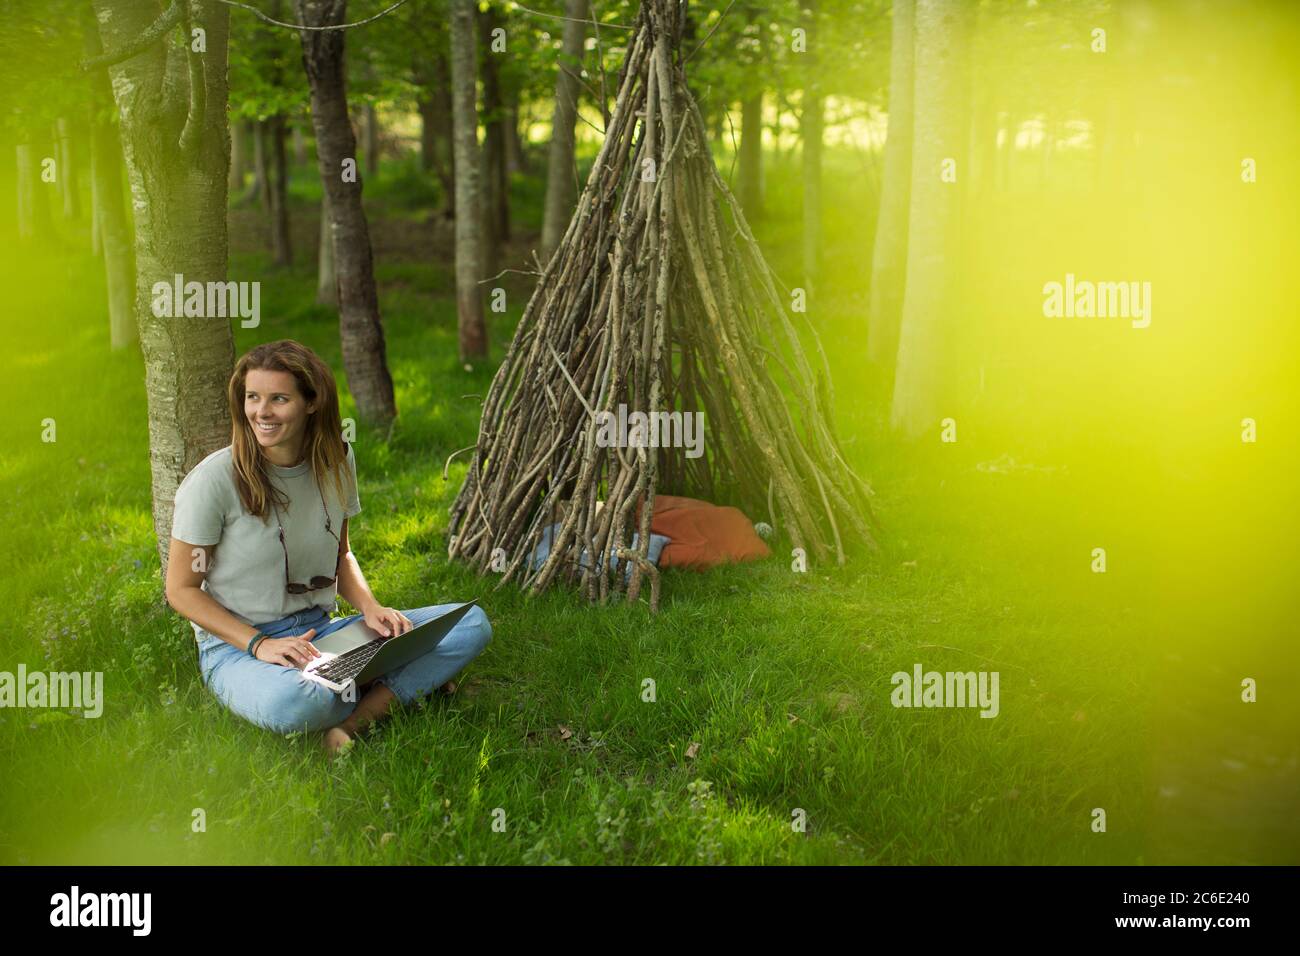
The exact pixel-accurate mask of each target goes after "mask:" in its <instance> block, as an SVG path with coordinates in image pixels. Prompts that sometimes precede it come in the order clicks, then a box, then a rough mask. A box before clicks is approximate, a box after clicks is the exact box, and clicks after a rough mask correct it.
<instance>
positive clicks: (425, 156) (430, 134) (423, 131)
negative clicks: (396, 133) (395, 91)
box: [415, 95, 438, 173]
mask: <svg viewBox="0 0 1300 956" xmlns="http://www.w3.org/2000/svg"><path fill="white" fill-rule="evenodd" d="M415 108H416V110H417V111H418V112H419V114H420V168H421V169H423V170H424V171H425V172H426V173H431V172H433V171H434V169H435V168H436V167H437V165H438V159H437V156H436V153H437V150H438V125H437V117H436V110H435V108H434V105H433V97H431V96H428V95H425V96H421V97H420V98H419V99H418V100H417V101H416V103H415Z"/></svg>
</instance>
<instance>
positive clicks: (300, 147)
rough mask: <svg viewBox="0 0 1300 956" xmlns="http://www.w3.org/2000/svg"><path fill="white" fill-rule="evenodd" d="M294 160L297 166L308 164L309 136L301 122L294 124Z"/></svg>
mask: <svg viewBox="0 0 1300 956" xmlns="http://www.w3.org/2000/svg"><path fill="white" fill-rule="evenodd" d="M293 162H294V165H295V166H306V165H307V137H306V136H305V135H303V131H302V124H301V123H300V122H295V123H294V124H293Z"/></svg>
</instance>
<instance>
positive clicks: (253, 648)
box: [248, 631, 266, 658]
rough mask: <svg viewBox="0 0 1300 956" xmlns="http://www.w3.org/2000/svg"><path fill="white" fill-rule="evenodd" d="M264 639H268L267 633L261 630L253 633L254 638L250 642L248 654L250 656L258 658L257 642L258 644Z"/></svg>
mask: <svg viewBox="0 0 1300 956" xmlns="http://www.w3.org/2000/svg"><path fill="white" fill-rule="evenodd" d="M264 640H266V635H265V634H263V633H261V632H260V631H259V632H258V633H256V634H254V635H253V639H252V640H251V641H249V642H248V656H249V657H252V658H256V657H257V644H258V642H259V641H264Z"/></svg>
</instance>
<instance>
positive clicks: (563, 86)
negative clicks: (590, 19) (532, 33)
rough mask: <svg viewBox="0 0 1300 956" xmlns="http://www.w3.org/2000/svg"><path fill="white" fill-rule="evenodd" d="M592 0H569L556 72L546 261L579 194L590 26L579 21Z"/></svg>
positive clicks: (544, 234) (544, 237) (544, 233)
mask: <svg viewBox="0 0 1300 956" xmlns="http://www.w3.org/2000/svg"><path fill="white" fill-rule="evenodd" d="M588 2H589V0H568V3H567V4H566V6H565V11H564V15H565V16H567V17H568V18H569V19H568V20H566V21H565V23H564V37H563V40H562V41H561V48H560V59H559V65H558V68H557V70H556V74H555V116H554V119H553V120H552V123H551V152H550V158H549V159H548V161H547V166H546V207H545V212H544V214H543V217H542V251H541V259H542V262H543V263H546V262H549V261H550V259H551V256H552V255H553V254H554V253H555V249H556V247H557V246H558V245H559V244H560V239H562V238H563V237H564V230H565V229H567V228H568V225H569V219H570V217H571V216H572V215H573V205H574V203H575V202H576V201H577V196H578V171H577V170H576V169H575V168H574V162H573V159H574V145H575V144H574V126H575V124H576V123H577V119H578V77H577V73H578V71H579V70H580V69H581V64H582V48H583V42H584V38H585V37H586V32H587V31H586V26H585V24H582V23H577V22H575V21H577V20H580V19H581V18H583V17H585V16H586V15H587V4H588Z"/></svg>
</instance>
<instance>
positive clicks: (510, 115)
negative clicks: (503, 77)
mask: <svg viewBox="0 0 1300 956" xmlns="http://www.w3.org/2000/svg"><path fill="white" fill-rule="evenodd" d="M526 172H528V153H527V151H525V149H524V137H523V134H522V132H521V131H520V129H519V90H514V91H513V92H512V93H511V95H510V105H509V106H507V107H506V181H507V182H509V180H510V177H511V176H513V175H515V174H516V173H526Z"/></svg>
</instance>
